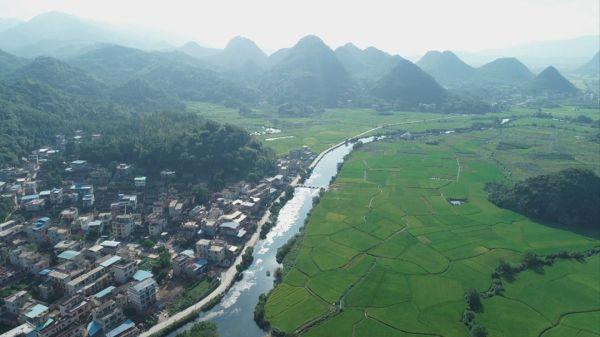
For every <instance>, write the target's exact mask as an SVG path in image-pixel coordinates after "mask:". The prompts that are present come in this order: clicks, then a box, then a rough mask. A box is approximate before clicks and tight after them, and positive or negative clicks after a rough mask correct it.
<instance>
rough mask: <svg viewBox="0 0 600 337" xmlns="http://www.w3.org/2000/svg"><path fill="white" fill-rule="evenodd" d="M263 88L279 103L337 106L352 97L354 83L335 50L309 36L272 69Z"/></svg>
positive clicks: (262, 84) (315, 37) (262, 85)
mask: <svg viewBox="0 0 600 337" xmlns="http://www.w3.org/2000/svg"><path fill="white" fill-rule="evenodd" d="M261 88H262V89H263V91H264V92H265V93H268V95H269V96H270V98H271V100H272V101H274V102H275V103H287V102H300V103H310V104H318V105H325V106H335V105H337V104H339V102H341V101H346V100H349V99H350V98H351V97H352V90H353V81H352V80H351V78H350V75H349V74H348V72H347V71H346V69H345V68H344V66H343V65H342V63H341V62H340V61H339V60H338V58H337V57H336V55H335V53H334V52H333V50H331V48H329V47H328V46H327V45H326V44H325V43H324V42H323V41H322V40H321V39H320V38H318V37H317V36H314V35H309V36H306V37H304V38H302V39H301V40H300V41H298V43H297V44H296V45H295V46H294V47H292V48H291V49H290V50H289V51H288V52H287V55H285V57H284V58H283V59H281V60H280V61H279V62H277V63H276V64H275V65H274V66H273V67H272V68H271V70H270V71H269V73H268V74H267V76H266V78H265V79H264V80H263V81H262V83H261Z"/></svg>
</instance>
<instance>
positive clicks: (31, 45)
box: [0, 12, 174, 57]
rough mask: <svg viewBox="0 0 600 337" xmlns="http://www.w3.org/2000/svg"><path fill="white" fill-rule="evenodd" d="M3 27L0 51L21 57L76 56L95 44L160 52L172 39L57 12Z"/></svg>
mask: <svg viewBox="0 0 600 337" xmlns="http://www.w3.org/2000/svg"><path fill="white" fill-rule="evenodd" d="M3 22H4V21H3ZM3 25H4V27H5V29H0V49H2V50H5V51H8V52H10V53H12V54H15V55H18V56H22V57H36V56H54V57H69V56H75V55H78V54H81V53H82V52H85V51H86V50H89V48H90V47H92V46H93V45H95V44H98V43H114V44H121V45H125V46H130V47H136V48H142V49H162V48H164V47H165V41H168V40H173V39H174V36H172V35H169V34H165V33H161V32H149V31H147V30H141V29H136V28H132V27H127V28H122V27H117V26H112V25H107V24H104V23H99V22H96V21H93V20H89V19H83V18H80V17H77V16H73V15H69V14H65V13H60V12H47V13H44V14H40V15H38V16H35V17H34V18H32V19H31V20H29V21H25V22H14V21H8V22H6V23H4V24H3Z"/></svg>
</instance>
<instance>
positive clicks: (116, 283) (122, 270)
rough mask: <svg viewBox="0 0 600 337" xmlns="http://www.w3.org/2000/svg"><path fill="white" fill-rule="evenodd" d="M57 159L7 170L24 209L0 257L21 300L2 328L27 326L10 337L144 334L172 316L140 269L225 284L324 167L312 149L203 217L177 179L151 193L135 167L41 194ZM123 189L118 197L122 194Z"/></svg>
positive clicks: (163, 177)
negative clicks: (166, 260)
mask: <svg viewBox="0 0 600 337" xmlns="http://www.w3.org/2000/svg"><path fill="white" fill-rule="evenodd" d="M58 151H59V150H52V149H49V148H45V149H39V150H37V151H34V152H33V153H32V155H31V156H29V158H28V159H27V161H26V164H25V165H24V166H23V167H21V168H8V169H2V170H0V195H1V197H2V198H6V199H8V200H10V202H11V203H12V204H13V205H14V208H15V212H14V214H13V215H14V216H10V217H9V219H8V220H7V221H5V222H3V223H1V224H0V257H1V258H3V259H4V260H5V261H7V263H5V264H3V265H0V290H10V291H8V292H4V293H9V294H10V295H9V296H7V297H4V298H3V300H4V302H3V303H4V304H3V305H2V306H0V323H2V324H5V325H8V326H16V327H15V328H14V329H12V330H10V331H9V332H7V333H6V334H4V335H1V336H38V337H39V336H44V337H55V336H57V337H71V336H73V337H75V336H82V337H83V336H98V337H101V336H108V337H121V336H134V335H137V334H139V331H140V329H141V328H142V326H140V325H139V324H136V318H139V317H144V315H147V314H155V313H156V310H158V309H160V308H161V307H163V305H161V303H160V301H161V296H158V297H157V294H158V291H159V285H158V283H157V281H156V280H155V277H154V276H153V275H152V272H151V271H149V270H142V269H140V268H139V266H140V263H141V262H142V261H147V260H148V259H156V258H158V257H159V256H158V254H157V251H158V248H159V247H163V248H161V249H166V251H168V253H169V255H170V257H171V268H172V269H171V270H170V271H169V273H168V274H169V276H170V278H169V279H168V280H167V282H170V281H171V280H175V281H178V282H192V281H193V280H197V279H198V278H202V277H205V276H206V275H211V276H215V275H218V273H219V271H220V270H222V268H226V267H228V266H230V265H231V263H232V262H233V261H234V260H235V258H236V257H237V255H238V254H240V252H241V250H242V249H241V248H242V247H243V245H244V244H245V242H246V241H247V239H248V238H249V237H250V235H251V234H252V233H254V232H255V230H256V224H257V220H258V219H259V218H260V217H261V216H262V215H263V214H264V211H265V210H266V209H267V207H268V205H269V204H270V202H271V201H272V200H274V198H276V196H277V195H278V194H279V191H281V189H282V188H283V187H284V186H285V184H286V183H287V182H289V181H290V180H291V177H293V176H295V175H296V174H298V173H299V172H300V170H302V168H306V167H307V166H308V165H307V163H309V162H310V161H311V160H312V159H313V158H314V154H313V153H312V152H311V151H310V150H309V149H307V148H304V149H301V150H298V151H296V152H294V153H290V156H288V157H286V158H283V159H281V160H280V161H279V163H278V168H279V172H278V174H277V175H274V176H272V177H269V178H266V179H263V180H261V181H260V182H258V183H255V184H250V183H245V182H238V183H235V184H232V185H230V186H228V187H226V188H224V189H223V190H221V191H220V192H216V193H212V194H210V196H209V202H207V203H205V204H204V205H199V204H197V203H196V202H195V201H194V197H193V195H192V193H191V192H190V191H188V190H189V185H188V184H187V183H185V182H184V183H179V184H178V183H177V182H173V181H176V179H175V172H174V171H170V170H165V171H163V172H161V174H160V179H156V180H160V181H161V182H160V183H152V184H150V183H148V181H147V179H146V177H143V176H134V174H133V173H134V171H135V170H134V169H133V166H132V165H128V164H118V165H117V166H116V167H115V168H113V169H112V170H111V172H112V173H111V174H109V173H108V170H106V169H104V168H101V167H97V166H94V165H91V164H89V163H88V162H86V161H84V160H74V161H72V162H70V163H69V164H68V166H67V168H66V169H65V170H64V172H62V176H61V181H62V183H61V184H60V186H54V187H52V188H50V189H45V190H39V186H38V182H40V181H41V184H40V185H41V186H45V187H48V185H49V184H48V182H47V181H43V179H41V180H40V179H39V178H38V177H39V176H40V174H39V173H42V172H43V170H44V163H45V162H46V161H48V160H50V159H51V156H53V155H55V154H56V153H58ZM115 181H117V182H118V188H115V187H111V186H113V185H115V184H114V182H115ZM166 182H173V183H166ZM143 240H150V242H152V243H153V244H154V247H152V248H149V247H147V245H146V246H143V245H141V244H140V242H141V241H143ZM166 288H167V287H165V289H166ZM165 291H167V290H165ZM133 310H134V311H133ZM134 312H135V313H134ZM126 313H130V315H129V316H130V317H127V315H126ZM132 315H133V316H132ZM138 322H139V320H138Z"/></svg>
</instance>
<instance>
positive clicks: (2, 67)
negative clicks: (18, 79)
mask: <svg viewBox="0 0 600 337" xmlns="http://www.w3.org/2000/svg"><path fill="white" fill-rule="evenodd" d="M26 63H27V60H26V59H23V58H20V57H16V56H14V55H12V54H9V53H7V52H4V51H2V50H0V77H2V76H4V75H6V74H8V73H11V72H13V71H15V70H16V69H17V68H19V67H21V66H23V65H25V64H26Z"/></svg>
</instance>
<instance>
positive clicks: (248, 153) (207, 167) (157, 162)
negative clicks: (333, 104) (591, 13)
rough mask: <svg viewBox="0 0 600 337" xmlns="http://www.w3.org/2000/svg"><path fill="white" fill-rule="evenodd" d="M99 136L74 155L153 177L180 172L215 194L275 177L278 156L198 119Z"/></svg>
mask: <svg viewBox="0 0 600 337" xmlns="http://www.w3.org/2000/svg"><path fill="white" fill-rule="evenodd" d="M94 130H96V131H97V132H101V135H102V136H101V137H100V139H91V138H88V139H86V141H84V142H82V143H80V144H78V145H76V146H75V147H74V148H72V149H70V151H69V152H71V153H73V154H74V156H75V157H77V158H81V159H86V160H89V161H91V162H96V163H120V162H127V163H132V164H134V165H136V167H139V168H142V169H143V170H145V172H146V174H148V175H157V174H158V173H159V172H160V171H161V170H163V169H168V168H171V169H172V168H175V169H176V170H177V171H178V172H180V173H182V174H184V175H189V176H191V177H194V178H196V179H198V178H200V179H202V180H205V181H208V182H209V183H210V184H211V186H213V187H214V188H220V187H222V186H223V185H224V183H226V182H230V181H235V180H239V179H247V180H250V181H256V180H258V179H260V178H262V177H264V176H265V175H267V174H272V173H274V171H273V170H274V168H275V161H276V157H275V153H274V152H273V151H272V150H271V149H269V148H266V147H264V146H263V144H262V143H261V142H259V141H258V140H256V139H255V138H253V137H251V136H250V135H249V134H248V133H247V132H246V131H245V130H243V129H241V128H239V127H236V126H233V125H228V124H219V123H216V122H212V121H205V120H202V119H201V118H200V117H198V116H197V115H193V114H183V113H156V114H149V115H135V116H129V117H126V118H119V119H116V120H106V121H104V122H103V123H101V124H100V125H98V126H94Z"/></svg>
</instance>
